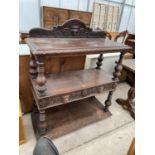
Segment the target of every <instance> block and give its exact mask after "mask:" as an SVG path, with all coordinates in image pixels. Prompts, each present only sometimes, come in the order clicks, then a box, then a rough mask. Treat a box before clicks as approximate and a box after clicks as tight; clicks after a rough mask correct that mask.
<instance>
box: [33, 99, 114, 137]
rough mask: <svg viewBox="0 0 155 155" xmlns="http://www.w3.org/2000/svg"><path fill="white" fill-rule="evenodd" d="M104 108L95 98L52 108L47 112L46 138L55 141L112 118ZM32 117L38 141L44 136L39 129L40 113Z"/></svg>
mask: <svg viewBox="0 0 155 155" xmlns="http://www.w3.org/2000/svg"><path fill="white" fill-rule="evenodd" d="M103 108H104V106H103V105H102V104H101V103H100V102H99V101H98V100H97V99H96V98H95V97H91V98H87V99H83V100H80V101H75V102H72V103H70V104H66V105H61V106H57V107H53V108H50V109H48V110H47V111H46V118H47V124H48V131H47V133H46V136H47V137H48V138H50V139H54V138H57V137H60V136H63V135H65V134H67V133H70V132H73V131H75V130H78V129H79V128H81V127H84V126H86V125H88V124H91V123H93V122H96V121H99V120H103V119H105V118H108V117H109V116H111V113H110V112H104V111H103ZM31 116H32V122H33V127H34V131H35V134H36V137H37V139H38V138H39V137H40V136H43V135H42V133H41V132H40V131H39V128H38V121H39V120H38V118H39V113H35V112H33V113H32V115H31Z"/></svg>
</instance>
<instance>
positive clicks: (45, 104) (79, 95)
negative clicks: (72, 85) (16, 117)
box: [38, 83, 116, 109]
mask: <svg viewBox="0 0 155 155" xmlns="http://www.w3.org/2000/svg"><path fill="white" fill-rule="evenodd" d="M115 88H116V83H111V84H107V85H104V86H99V87H94V88H89V89H85V90H81V91H77V92H72V93H69V94H65V95H61V96H54V97H49V98H45V99H42V100H40V101H39V102H38V104H39V107H40V109H41V108H43V109H47V108H49V107H54V106H57V105H61V104H67V103H70V102H72V101H76V100H80V99H83V98H86V97H90V96H94V95H97V94H100V93H103V92H105V91H110V90H114V89H115Z"/></svg>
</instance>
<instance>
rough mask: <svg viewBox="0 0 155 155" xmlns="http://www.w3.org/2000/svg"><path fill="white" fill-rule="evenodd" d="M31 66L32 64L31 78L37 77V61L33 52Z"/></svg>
mask: <svg viewBox="0 0 155 155" xmlns="http://www.w3.org/2000/svg"><path fill="white" fill-rule="evenodd" d="M29 66H30V70H29V73H30V75H31V78H32V79H35V78H36V77H37V63H36V60H35V58H34V56H33V55H32V54H31V59H30V63H29Z"/></svg>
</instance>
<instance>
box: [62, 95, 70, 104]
mask: <svg viewBox="0 0 155 155" xmlns="http://www.w3.org/2000/svg"><path fill="white" fill-rule="evenodd" d="M63 100H64V103H67V102H69V95H65V96H63Z"/></svg>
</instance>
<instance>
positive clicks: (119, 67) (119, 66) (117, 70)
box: [104, 52, 124, 112]
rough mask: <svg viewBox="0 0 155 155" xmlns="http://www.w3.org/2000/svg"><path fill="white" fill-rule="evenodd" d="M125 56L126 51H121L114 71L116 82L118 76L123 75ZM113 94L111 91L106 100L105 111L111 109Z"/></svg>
mask: <svg viewBox="0 0 155 155" xmlns="http://www.w3.org/2000/svg"><path fill="white" fill-rule="evenodd" d="M123 56H124V53H122V52H121V55H120V58H119V61H118V62H117V65H116V67H115V72H114V73H113V78H112V79H113V80H114V81H115V82H117V81H118V77H119V76H120V75H121V70H122V68H123V67H122V60H123ZM112 95H113V91H110V92H109V94H108V97H107V100H106V101H105V107H104V111H105V112H108V111H109V107H110V106H111V104H112V103H111V100H112Z"/></svg>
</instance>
